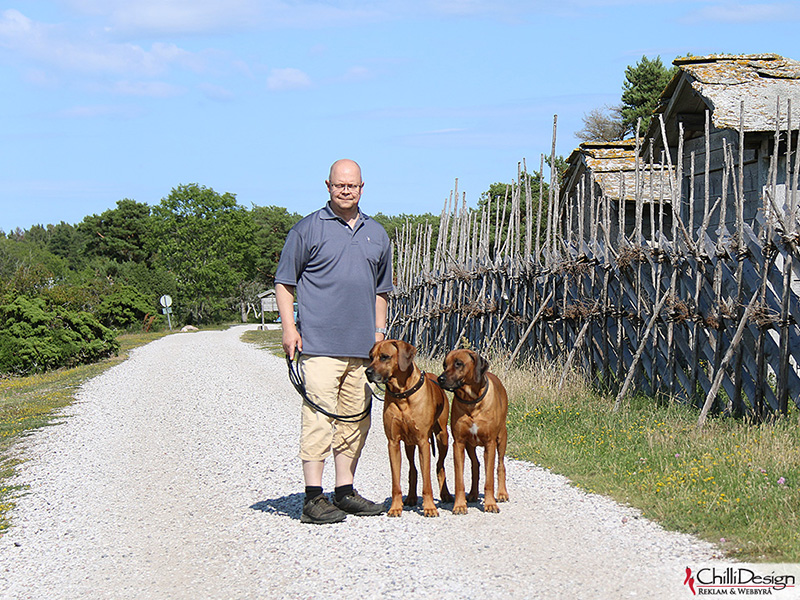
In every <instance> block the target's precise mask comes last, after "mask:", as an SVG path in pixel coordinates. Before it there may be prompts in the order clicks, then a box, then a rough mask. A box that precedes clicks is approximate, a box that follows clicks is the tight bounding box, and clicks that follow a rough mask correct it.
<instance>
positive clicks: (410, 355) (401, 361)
mask: <svg viewBox="0 0 800 600" xmlns="http://www.w3.org/2000/svg"><path fill="white" fill-rule="evenodd" d="M395 346H396V347H397V366H398V367H400V371H402V372H406V371H408V370H409V369H410V368H411V362H412V361H413V360H414V357H415V356H416V355H417V349H416V348H415V347H414V346H412V345H411V344H409V343H408V342H403V341H397V342H395Z"/></svg>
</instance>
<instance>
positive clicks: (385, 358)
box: [381, 354, 391, 362]
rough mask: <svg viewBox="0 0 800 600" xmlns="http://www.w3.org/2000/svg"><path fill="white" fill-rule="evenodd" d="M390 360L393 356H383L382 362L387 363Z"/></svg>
mask: <svg viewBox="0 0 800 600" xmlns="http://www.w3.org/2000/svg"><path fill="white" fill-rule="evenodd" d="M390 358H391V356H389V355H388V354H381V361H383V362H386V361H387V360H389V359H390Z"/></svg>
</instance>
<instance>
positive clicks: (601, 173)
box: [566, 139, 669, 202]
mask: <svg viewBox="0 0 800 600" xmlns="http://www.w3.org/2000/svg"><path fill="white" fill-rule="evenodd" d="M567 161H568V163H569V167H568V169H567V174H566V179H567V181H568V182H569V181H573V183H574V179H573V178H571V177H570V176H571V175H573V174H577V173H576V170H578V169H580V164H581V162H582V163H583V164H584V165H585V167H586V169H587V170H589V171H591V172H592V173H593V174H594V180H595V182H596V183H597V185H598V186H600V190H601V191H602V193H603V194H605V195H606V196H608V197H610V198H620V197H621V196H622V195H623V189H622V188H623V186H624V197H625V200H630V201H632V200H635V199H636V195H635V190H636V142H635V140H632V139H631V140H622V141H619V142H584V143H582V144H581V145H580V146H579V147H578V148H576V149H575V150H573V151H572V153H571V154H570V156H569V159H567ZM639 169H640V185H641V186H642V197H643V199H644V200H645V202H648V201H649V200H650V191H649V181H650V167H649V166H648V165H645V164H644V163H643V162H642V160H641V159H640V164H639ZM660 171H661V165H659V164H656V165H654V168H653V182H654V194H653V195H654V197H655V198H656V199H657V198H658V186H659V182H660V177H661V174H660ZM666 173H667V167H666V165H665V166H664V185H665V186H667V189H668V186H669V184H668V179H667V174H666ZM620 178H621V179H620ZM570 191H574V190H570ZM667 193H668V192H666V191H665V194H667Z"/></svg>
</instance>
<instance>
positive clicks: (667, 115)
mask: <svg viewBox="0 0 800 600" xmlns="http://www.w3.org/2000/svg"><path fill="white" fill-rule="evenodd" d="M673 64H675V65H676V66H677V67H678V72H677V74H676V75H675V76H674V77H673V79H672V81H671V82H670V83H669V85H668V86H667V88H666V89H665V90H664V92H663V94H662V96H661V104H660V106H659V107H658V108H657V109H656V111H655V115H654V118H653V119H652V120H651V123H650V127H649V129H648V131H647V132H646V135H645V136H644V143H643V145H642V150H641V156H645V155H649V154H650V153H651V152H652V154H653V155H654V156H656V157H658V156H660V155H661V151H662V150H665V149H666V150H667V151H668V153H669V161H670V162H671V163H672V164H674V165H676V167H677V168H678V169H679V171H680V173H681V178H682V185H681V190H680V192H681V216H682V220H683V221H684V223H686V224H687V226H691V228H692V229H695V230H696V229H697V228H698V227H701V226H702V224H703V221H704V219H706V220H707V221H708V222H709V227H708V233H709V235H711V236H712V237H713V236H714V234H715V233H716V229H717V226H718V224H719V222H720V219H723V220H724V221H725V223H726V226H727V229H728V230H729V231H733V230H734V227H733V225H734V223H735V222H736V220H737V217H738V213H737V211H738V210H741V211H742V213H741V216H742V217H743V218H744V221H745V222H748V223H752V222H753V220H754V219H756V218H757V217H758V216H759V209H760V208H761V207H762V204H763V202H762V201H763V199H764V195H765V194H774V195H776V196H777V197H776V198H773V200H774V204H775V206H776V207H778V209H779V210H781V211H784V212H785V211H788V210H790V204H791V199H789V202H787V198H786V183H787V180H788V181H790V182H791V177H792V176H793V169H794V166H795V165H794V161H789V162H790V163H791V164H787V140H790V141H789V146H788V148H789V151H790V152H792V153H793V154H794V150H795V149H796V147H797V131H796V129H797V127H798V125H800V62H798V61H795V60H790V59H787V58H784V57H782V56H778V55H776V54H758V55H711V56H692V57H687V58H679V59H676V60H675V61H674V62H673ZM790 108H791V112H792V113H794V114H792V115H790V114H789V110H790ZM662 120H663V128H662ZM792 129H794V130H795V131H794V133H792V134H791V135H790V134H787V131H791V130H792ZM664 136H666V137H664ZM776 141H777V144H778V151H777V152H774V149H775V145H776ZM739 164H741V165H742V166H743V168H742V172H741V174H740V173H739V170H738V169H739ZM794 188H795V189H796V188H797V185H796V184H795V185H794ZM739 190H742V191H743V196H744V202H743V203H742V205H741V207H739V205H738V204H737V200H738V194H739ZM771 204H772V203H771V202H769V201H768V202H767V206H770V205H771ZM715 205H716V206H717V207H718V208H717V210H714V207H715Z"/></svg>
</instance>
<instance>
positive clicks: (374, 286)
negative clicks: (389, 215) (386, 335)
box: [275, 204, 393, 358]
mask: <svg viewBox="0 0 800 600" xmlns="http://www.w3.org/2000/svg"><path fill="white" fill-rule="evenodd" d="M275 283H282V284H284V285H290V286H294V287H295V288H296V290H297V328H298V330H299V331H300V335H301V336H302V338H303V354H309V355H312V356H336V357H352V358H368V357H369V351H370V349H371V348H372V345H373V344H374V343H375V296H376V295H377V294H383V293H388V292H391V291H392V289H393V286H392V248H391V244H390V243H389V236H388V235H386V231H385V230H384V229H383V227H382V226H381V225H380V223H378V222H377V221H375V220H374V219H372V218H370V217H368V216H367V215H365V214H364V213H361V212H360V213H359V219H358V221H357V222H356V224H355V226H354V227H353V228H351V227H350V226H349V225H348V224H347V223H346V222H345V221H344V219H341V218H339V217H337V216H336V214H335V213H334V212H333V210H331V208H330V204H328V205H326V206H325V208H322V209H320V210H318V211H316V212H313V213H311V214H310V215H308V216H307V217H305V218H304V219H302V220H300V221H299V222H298V223H297V224H295V226H294V227H292V229H291V230H290V231H289V233H288V235H287V236H286V242H285V243H284V246H283V251H282V252H281V258H280V261H279V262H278V269H277V272H276V273H275Z"/></svg>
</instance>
